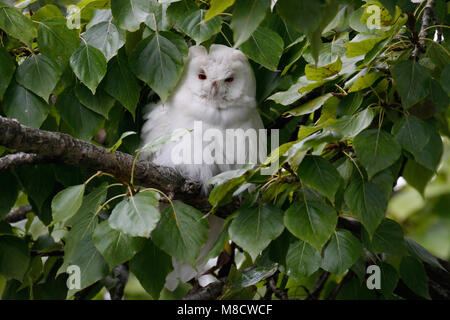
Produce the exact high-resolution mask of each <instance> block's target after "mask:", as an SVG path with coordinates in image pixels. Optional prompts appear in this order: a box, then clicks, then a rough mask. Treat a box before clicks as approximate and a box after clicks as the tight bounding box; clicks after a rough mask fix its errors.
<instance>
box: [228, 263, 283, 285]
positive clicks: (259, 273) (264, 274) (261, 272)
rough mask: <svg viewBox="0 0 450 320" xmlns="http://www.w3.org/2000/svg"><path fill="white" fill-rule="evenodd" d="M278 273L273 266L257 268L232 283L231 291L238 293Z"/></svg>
mask: <svg viewBox="0 0 450 320" xmlns="http://www.w3.org/2000/svg"><path fill="white" fill-rule="evenodd" d="M276 271H277V267H276V266H275V267H274V266H273V265H269V266H260V267H256V268H254V269H252V270H250V271H248V272H245V273H242V275H241V276H240V277H239V278H238V279H236V280H235V281H233V282H232V284H231V288H230V290H231V291H238V290H239V289H242V288H247V287H250V286H253V285H255V284H257V283H258V282H261V281H263V280H264V279H267V278H269V277H270V276H272V275H273V274H274V273H275V272H276Z"/></svg>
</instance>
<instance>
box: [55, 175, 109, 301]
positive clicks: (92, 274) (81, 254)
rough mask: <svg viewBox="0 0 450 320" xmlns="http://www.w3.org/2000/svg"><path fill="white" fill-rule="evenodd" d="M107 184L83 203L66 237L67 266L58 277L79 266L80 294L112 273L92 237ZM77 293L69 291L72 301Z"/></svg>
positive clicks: (70, 224) (74, 290) (65, 265)
mask: <svg viewBox="0 0 450 320" xmlns="http://www.w3.org/2000/svg"><path fill="white" fill-rule="evenodd" d="M106 192H107V189H106V184H103V185H102V186H100V187H99V188H96V189H94V190H93V191H92V192H90V193H89V194H88V195H87V196H85V197H84V199H83V204H82V206H81V207H80V209H79V210H78V211H77V213H76V214H75V215H74V216H73V217H72V218H70V219H69V220H68V221H67V223H66V225H67V226H71V229H70V231H69V232H68V233H67V234H66V235H65V236H64V240H65V246H64V263H63V264H62V265H61V267H60V268H59V270H58V272H57V274H61V273H64V272H66V271H67V268H68V267H69V266H70V265H77V266H78V267H79V268H80V271H81V279H80V285H81V287H80V290H82V289H84V288H86V287H88V286H90V285H91V284H93V283H95V282H96V281H98V280H100V279H103V278H105V277H106V275H107V274H108V272H109V267H108V263H107V262H106V261H105V259H104V258H103V256H102V255H101V253H100V252H99V251H98V250H97V249H96V248H95V246H94V242H93V240H92V234H93V232H94V230H95V228H96V227H97V224H98V217H97V216H96V215H95V212H96V211H97V209H98V208H99V206H100V204H101V203H103V202H104V201H105V198H106ZM76 291H79V290H77V289H73V290H69V293H68V297H71V296H72V295H73V294H74V293H75V292H76Z"/></svg>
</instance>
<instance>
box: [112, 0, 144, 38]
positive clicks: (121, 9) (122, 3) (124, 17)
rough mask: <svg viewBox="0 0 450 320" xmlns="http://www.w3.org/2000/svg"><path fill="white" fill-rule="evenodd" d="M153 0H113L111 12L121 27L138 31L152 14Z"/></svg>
mask: <svg viewBox="0 0 450 320" xmlns="http://www.w3.org/2000/svg"><path fill="white" fill-rule="evenodd" d="M151 3H152V1H149V0H111V12H112V15H113V17H114V19H115V20H116V21H117V24H118V25H119V27H120V28H121V29H125V30H128V31H130V32H134V31H137V30H138V29H139V26H140V25H141V23H142V22H144V21H145V19H147V16H148V15H149V14H150V6H151Z"/></svg>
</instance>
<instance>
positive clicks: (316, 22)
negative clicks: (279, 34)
mask: <svg viewBox="0 0 450 320" xmlns="http://www.w3.org/2000/svg"><path fill="white" fill-rule="evenodd" d="M324 7H325V1H323V0H318V1H310V0H295V1H292V0H278V1H277V5H276V8H277V11H278V14H279V15H280V16H281V18H282V19H283V20H284V21H285V22H286V23H288V24H289V25H290V26H292V27H293V28H295V29H296V30H297V31H299V32H301V33H305V34H310V33H312V32H314V31H315V30H316V29H317V28H318V27H319V26H320V23H321V21H322V16H323V12H324Z"/></svg>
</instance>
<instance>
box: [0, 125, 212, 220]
mask: <svg viewBox="0 0 450 320" xmlns="http://www.w3.org/2000/svg"><path fill="white" fill-rule="evenodd" d="M0 145H2V146H5V147H7V148H9V149H13V150H15V151H18V152H25V153H28V154H33V155H27V156H25V155H23V154H21V153H19V154H17V155H11V156H6V159H5V160H3V161H4V163H7V162H8V163H9V162H10V161H11V158H12V159H16V160H19V161H18V164H19V163H20V164H22V165H23V164H30V163H34V161H37V159H51V161H52V162H57V163H64V164H69V165H75V166H79V167H84V168H88V169H91V170H94V171H103V172H107V173H111V174H113V175H114V176H115V177H116V178H117V179H118V180H120V181H122V182H129V181H131V176H132V168H133V162H134V157H133V156H131V155H129V154H125V153H123V152H119V151H116V152H108V150H107V149H105V148H102V147H98V146H95V145H94V144H92V143H89V142H86V141H82V140H79V139H75V138H73V137H71V136H70V135H68V134H64V133H59V132H50V131H45V130H39V129H33V128H30V127H26V126H24V125H21V124H20V123H19V122H18V121H16V120H12V119H8V118H4V117H0ZM3 158H4V157H3ZM3 158H0V159H3ZM5 166H6V165H5ZM9 168H11V166H10V167H9ZM134 183H135V184H136V185H139V186H143V187H152V188H157V189H159V190H161V191H163V192H165V193H166V194H170V195H173V196H174V199H178V200H182V201H183V202H185V203H187V204H190V205H192V206H194V207H196V208H197V209H199V210H201V211H208V210H209V209H210V205H209V202H208V200H207V198H206V197H204V196H201V193H200V192H201V187H202V186H201V184H200V183H199V182H197V181H194V180H190V179H186V178H184V177H183V176H181V175H180V174H179V173H178V172H177V171H176V170H175V169H173V168H168V167H162V166H157V165H155V164H153V163H151V162H149V161H144V160H138V161H136V164H135V168H134Z"/></svg>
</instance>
